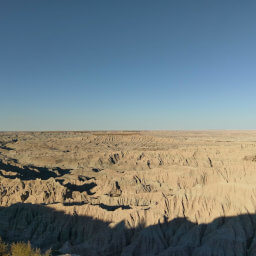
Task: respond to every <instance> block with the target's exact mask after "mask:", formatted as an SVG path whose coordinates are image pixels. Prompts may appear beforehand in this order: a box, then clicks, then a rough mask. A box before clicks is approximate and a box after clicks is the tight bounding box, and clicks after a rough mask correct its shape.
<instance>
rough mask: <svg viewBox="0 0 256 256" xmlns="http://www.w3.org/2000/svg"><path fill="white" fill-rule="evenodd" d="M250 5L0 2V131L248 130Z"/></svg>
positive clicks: (218, 1)
mask: <svg viewBox="0 0 256 256" xmlns="http://www.w3.org/2000/svg"><path fill="white" fill-rule="evenodd" d="M255 13H256V2H255V1H236V0H232V1H231V0H230V1H228V0H227V1H223V0H215V1H213V0H212V1H208V0H200V1H199V0H195V1H191V0H187V1H183V0H173V1H169V0H168V1H167V0H166V1H165V0H160V1H155V0H154V1H151V0H129V1H120V0H116V1H112V0H108V1H105V0H102V1H100V0H95V1H93V0H91V1H86V0H72V1H71V0H31V1H26V0H22V1H21V0H16V1H13V0H8V1H1V2H0V95H1V98H0V130H106V129H125V130H129V129H136V130H137V129H143V130H144V129H164V130H177V129H178V130H179V129H181V130H191V129H192V130H197V129H200V130H203V129H256V117H255V113H254V111H255V109H256V100H255V98H256V46H255V45H256V15H255Z"/></svg>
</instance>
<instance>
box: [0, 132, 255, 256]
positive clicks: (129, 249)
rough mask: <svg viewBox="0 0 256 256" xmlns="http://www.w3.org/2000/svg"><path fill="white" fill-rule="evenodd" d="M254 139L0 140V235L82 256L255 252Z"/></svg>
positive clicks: (231, 135)
mask: <svg viewBox="0 0 256 256" xmlns="http://www.w3.org/2000/svg"><path fill="white" fill-rule="evenodd" d="M255 135H256V133H254V132H235V131H234V132H207V133H204V132H183V133H181V132H136V133H134V132H130V133H129V132H114V133H100V132H95V133H93V132H84V133H83V132H63V133H2V134H1V135H0V141H1V143H0V145H1V147H0V206H1V209H0V236H2V237H3V239H5V240H6V241H19V240H22V241H28V240H30V241H31V243H32V245H34V246H36V247H40V248H42V249H43V250H46V249H49V248H52V249H53V250H54V251H55V252H56V253H59V254H77V255H171V256H183V255H185V256H200V255H204V256H205V255H206V256H208V255H209V256H210V255H211V256H212V255H225V256H233V255H255V254H256V236H255V234H256V233H255V231H256V217H255V214H254V213H255V209H256V189H255V183H256V174H255V169H256V162H255V161H254V158H255V155H256V144H255V139H254V138H255Z"/></svg>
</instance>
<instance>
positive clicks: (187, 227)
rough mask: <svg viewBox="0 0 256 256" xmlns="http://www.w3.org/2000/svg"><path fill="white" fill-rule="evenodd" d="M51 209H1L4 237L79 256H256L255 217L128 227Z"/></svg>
mask: <svg viewBox="0 0 256 256" xmlns="http://www.w3.org/2000/svg"><path fill="white" fill-rule="evenodd" d="M109 224H110V223H108V222H104V221H100V220H96V219H93V218H91V217H86V216H78V215H77V214H76V213H75V212H74V214H73V215H67V214H65V213H64V212H61V211H56V210H54V209H52V208H50V207H47V206H43V205H32V204H22V203H19V204H15V205H12V206H10V207H2V208H0V236H2V238H3V239H4V240H5V241H8V242H13V241H31V243H32V245H33V246H36V247H40V248H42V249H43V250H45V249H48V248H52V249H53V251H54V252H55V253H76V254H79V255H90V256H93V255H162V256H163V255H170V256H217V255H218V256H221V255H225V256H238V255H241V256H242V255H243V256H246V255H250V256H252V255H256V235H255V231H256V215H254V214H244V215H238V216H233V217H220V218H217V219H215V220H214V221H213V222H211V223H208V224H200V225H199V224H197V223H193V222H190V221H189V220H187V219H186V218H177V219H174V220H172V221H170V222H167V221H166V222H165V223H162V224H157V225H153V226H149V227H145V225H144V224H143V223H141V225H140V226H138V227H136V228H128V227H127V225H125V223H124V222H120V223H119V224H117V225H116V226H114V227H110V226H109Z"/></svg>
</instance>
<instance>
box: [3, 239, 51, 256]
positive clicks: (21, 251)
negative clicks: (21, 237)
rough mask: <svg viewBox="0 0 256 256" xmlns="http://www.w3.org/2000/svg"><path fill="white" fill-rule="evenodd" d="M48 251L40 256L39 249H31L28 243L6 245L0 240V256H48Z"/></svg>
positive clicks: (49, 253)
mask: <svg viewBox="0 0 256 256" xmlns="http://www.w3.org/2000/svg"><path fill="white" fill-rule="evenodd" d="M50 255H51V252H50V250H49V251H47V252H46V253H44V254H42V253H41V252H40V250H39V249H33V248H32V247H31V244H30V242H28V243H24V242H18V243H12V244H6V243H4V242H3V241H2V239H1V238H0V256H50Z"/></svg>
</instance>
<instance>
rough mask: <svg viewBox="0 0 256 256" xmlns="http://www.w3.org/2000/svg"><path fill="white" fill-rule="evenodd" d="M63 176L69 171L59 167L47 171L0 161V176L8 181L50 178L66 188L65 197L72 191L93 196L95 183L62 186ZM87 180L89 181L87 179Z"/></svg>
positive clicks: (42, 168) (69, 195) (46, 169)
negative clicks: (92, 190)
mask: <svg viewBox="0 0 256 256" xmlns="http://www.w3.org/2000/svg"><path fill="white" fill-rule="evenodd" d="M1 170H4V171H5V173H8V172H10V173H12V174H13V173H15V175H7V174H4V173H3V172H2V171H1ZM65 174H70V170H69V169H61V168H59V167H55V168H53V169H48V168H46V167H38V166H32V165H31V166H28V165H27V166H23V167H19V166H16V165H13V164H9V163H4V162H3V161H2V160H1V159H0V176H3V177H5V178H9V179H16V178H19V179H20V180H35V179H38V178H39V179H41V180H48V179H50V178H55V181H57V182H59V183H60V184H61V185H63V186H64V187H66V188H67V189H68V190H69V191H70V193H69V191H67V195H66V197H67V198H69V197H72V192H73V191H78V192H87V194H88V195H93V194H94V193H93V192H91V189H93V188H94V187H96V186H97V184H96V183H95V182H91V183H85V184H83V185H75V184H71V183H67V184H64V183H63V182H64V179H60V178H61V177H63V176H64V175H65ZM87 180H90V178H88V179H87Z"/></svg>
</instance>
